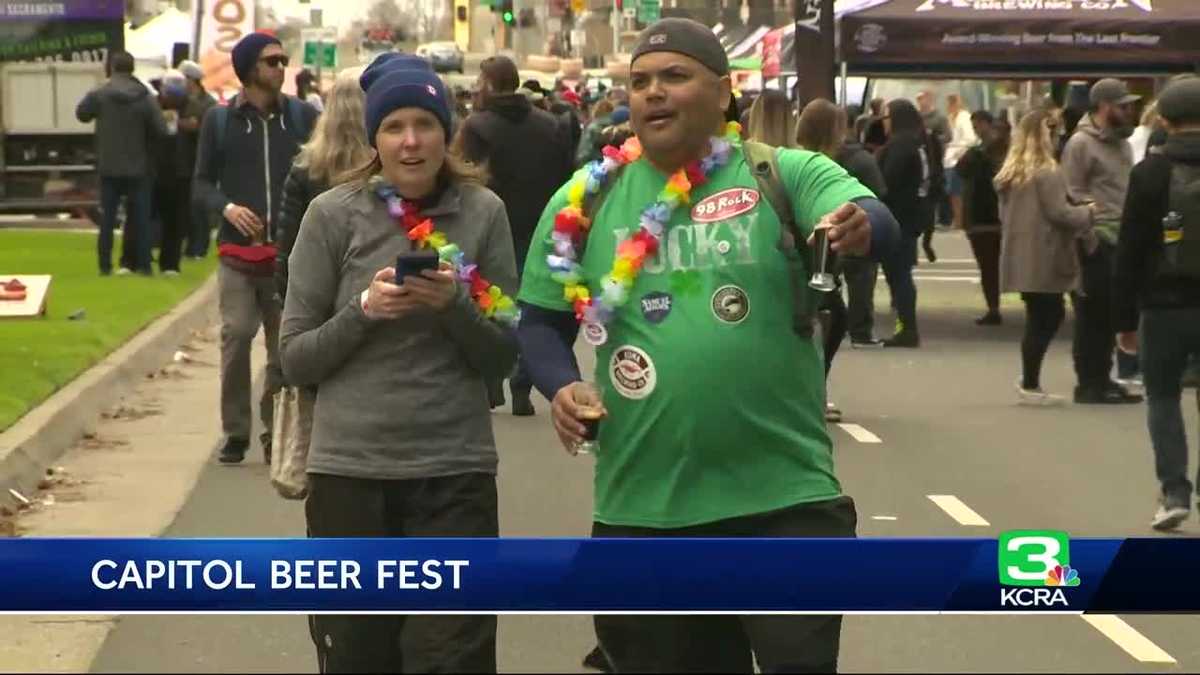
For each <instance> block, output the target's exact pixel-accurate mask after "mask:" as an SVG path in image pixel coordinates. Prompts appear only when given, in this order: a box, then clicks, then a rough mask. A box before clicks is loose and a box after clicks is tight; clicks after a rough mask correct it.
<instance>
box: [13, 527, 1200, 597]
mask: <svg viewBox="0 0 1200 675" xmlns="http://www.w3.org/2000/svg"><path fill="white" fill-rule="evenodd" d="M1197 569H1200V540H1193V539H1124V540H1120V539H1075V540H1072V539H1070V538H1069V536H1068V535H1067V534H1066V533H1064V532H1056V531H1048V530H1023V531H1017V532H1007V533H1004V534H1003V535H1001V536H1000V538H999V539H8V540H0V584H2V589H3V591H2V592H0V612H56V613H57V612H66V613H70V612H104V613H123V612H577V613H592V612H624V611H628V612H692V611H694V612H729V613H737V612H798V613H800V612H942V611H947V612H996V611H1000V612H1013V611H1043V612H1044V611H1059V612H1088V611H1090V612H1197V611H1200V575H1197V574H1196V573H1195V571H1196V570H1197Z"/></svg>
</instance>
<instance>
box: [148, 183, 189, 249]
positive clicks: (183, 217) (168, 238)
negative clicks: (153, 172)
mask: <svg viewBox="0 0 1200 675" xmlns="http://www.w3.org/2000/svg"><path fill="white" fill-rule="evenodd" d="M191 210H192V182H191V179H189V178H173V179H163V180H160V181H159V182H158V183H157V184H156V185H155V186H154V211H155V213H156V214H158V222H159V223H160V224H161V225H162V230H161V232H162V237H161V239H160V240H159V247H158V269H159V271H160V272H167V271H174V272H178V271H179V259H180V258H181V257H182V256H183V240H184V238H185V237H186V236H187V234H188V228H189V227H190V225H191Z"/></svg>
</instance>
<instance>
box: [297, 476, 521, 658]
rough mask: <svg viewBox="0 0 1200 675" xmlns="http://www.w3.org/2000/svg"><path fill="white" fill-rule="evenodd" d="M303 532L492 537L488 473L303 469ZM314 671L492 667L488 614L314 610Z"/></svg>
mask: <svg viewBox="0 0 1200 675" xmlns="http://www.w3.org/2000/svg"><path fill="white" fill-rule="evenodd" d="M304 513H305V516H306V517H307V520H308V534H309V536H310V537H496V536H498V535H499V523H498V518H497V515H496V477H495V476H494V475H491V474H483V473H470V474H460V475H456V476H445V477H440V478H425V479H418V480H368V479H360V478H344V477H341V476H329V475H324V474H310V475H309V494H308V499H307V501H305V503H304ZM308 623H309V630H310V632H311V634H312V639H313V644H315V645H316V647H317V659H318V662H319V666H320V669H321V672H322V673H370V672H379V673H435V672H436V673H494V672H496V617H495V616H476V615H461V616H458V615H420V616H375V615H370V616H355V615H314V616H311V617H309V622H308Z"/></svg>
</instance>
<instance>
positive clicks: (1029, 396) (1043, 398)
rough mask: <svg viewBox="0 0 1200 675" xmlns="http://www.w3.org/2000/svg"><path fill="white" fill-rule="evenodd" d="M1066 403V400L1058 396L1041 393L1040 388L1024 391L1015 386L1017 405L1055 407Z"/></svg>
mask: <svg viewBox="0 0 1200 675" xmlns="http://www.w3.org/2000/svg"><path fill="white" fill-rule="evenodd" d="M1066 402H1067V399H1066V398H1064V397H1062V396H1059V395H1058V394H1047V393H1046V392H1044V391H1042V389H1041V387H1038V388H1037V389H1025V388H1024V387H1022V386H1021V385H1020V384H1018V385H1017V405H1027V406H1055V405H1063V404H1064V403H1066Z"/></svg>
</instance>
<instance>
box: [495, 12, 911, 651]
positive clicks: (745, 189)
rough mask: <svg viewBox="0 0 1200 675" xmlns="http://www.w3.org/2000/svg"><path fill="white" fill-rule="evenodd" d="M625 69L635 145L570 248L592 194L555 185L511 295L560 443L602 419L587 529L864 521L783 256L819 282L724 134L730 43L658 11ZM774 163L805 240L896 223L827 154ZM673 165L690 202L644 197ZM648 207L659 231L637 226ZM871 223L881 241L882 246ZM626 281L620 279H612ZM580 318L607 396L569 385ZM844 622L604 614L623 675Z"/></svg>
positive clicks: (871, 244)
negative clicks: (573, 222) (839, 455)
mask: <svg viewBox="0 0 1200 675" xmlns="http://www.w3.org/2000/svg"><path fill="white" fill-rule="evenodd" d="M630 83H631V87H630V99H631V100H630V108H631V123H632V126H633V128H634V130H635V131H636V133H637V137H638V139H639V140H640V147H641V155H640V158H636V159H634V160H633V161H630V159H631V155H630V154H626V155H625V156H624V157H622V158H621V162H622V164H623V166H622V167H620V168H618V169H615V170H613V171H611V172H610V174H611V175H609V176H608V177H607V181H606V182H605V187H604V189H603V191H602V194H603V197H602V199H597V198H596V196H598V195H597V194H593V193H592V192H591V191H589V193H588V195H589V196H588V198H587V199H585V200H583V201H582V203H583V204H585V205H587V206H588V207H589V208H594V207H595V206H596V204H599V208H598V209H597V210H596V211H595V213H593V214H590V215H591V216H592V218H591V225H590V228H587V229H586V230H585V232H586V234H579V235H578V236H576V237H575V238H574V239H573V246H567V247H564V246H563V245H562V242H563V239H564V237H563V236H562V234H563V231H564V230H569V229H570V228H569V226H568V227H566V228H564V227H563V222H562V219H563V218H564V213H566V212H564V208H565V207H570V206H571V205H572V204H579V203H580V200H579V190H581V189H582V188H580V187H578V186H576V187H572V184H570V183H569V184H568V185H567V186H564V188H563V189H561V190H559V192H558V193H557V194H556V195H555V196H554V198H553V199H552V200H551V202H550V204H549V205H548V206H547V208H546V210H545V212H544V213H543V216H542V219H541V222H540V223H539V226H538V230H537V231H536V232H535V234H534V237H533V244H532V247H531V249H530V254H529V257H528V259H527V261H526V266H525V272H524V279H523V284H522V287H521V292H520V296H519V300H520V301H521V303H522V307H523V312H524V314H523V319H522V325H521V328H520V338H521V341H522V348H523V349H524V350H527V351H525V353H527V354H529V355H530V370H531V375H532V376H533V379H534V382H535V384H536V385H537V386H538V388H539V390H541V391H542V392H543V393H544V394H546V395H547V397H548V398H551V399H552V400H553V420H554V425H555V429H556V431H557V432H558V435H559V437H560V439H561V440H562V442H563V444H564V446H565V447H567V449H568V451H571V452H574V451H575V449H577V448H578V446H579V443H580V442H581V441H582V440H583V437H584V434H585V427H584V425H583V423H582V421H581V418H583V417H586V416H587V410H588V409H591V410H596V411H601V412H602V415H603V417H602V420H601V422H600V424H599V437H598V442H597V447H598V450H597V453H596V480H595V514H594V527H593V536H596V537H630V536H649V537H677V536H683V537H710V536H715V537H851V536H854V531H855V524H856V516H855V511H854V504H853V501H852V500H851V499H850V498H849V497H847V496H844V495H843V494H842V491H841V486H840V484H839V483H838V480H837V478H836V476H835V475H834V470H833V458H832V444H831V441H830V438H829V435H828V433H827V432H826V429H825V424H824V406H825V391H824V370H823V368H824V366H823V361H822V357H821V354H820V351H819V349H820V348H819V347H818V345H817V343H816V342H815V341H814V340H813V338H812V336H811V334H808V333H805V332H804V331H797V330H795V323H796V322H795V321H794V311H793V302H792V299H791V298H792V295H793V292H794V291H793V285H794V284H793V278H794V277H795V275H794V272H795V270H794V269H793V267H794V266H795V265H797V264H802V265H803V269H802V271H801V274H802V275H803V276H802V277H801V278H802V280H807V279H808V270H807V264H806V263H803V262H801V263H797V262H796V261H795V258H796V256H795V254H794V252H793V253H792V256H791V257H789V255H787V253H786V252H785V251H783V250H781V242H783V241H791V240H792V239H793V237H792V235H791V233H790V232H789V231H788V228H787V226H786V225H785V224H782V223H781V222H780V219H779V218H778V217H777V216H776V213H775V211H774V209H773V208H772V206H771V204H770V203H769V202H768V199H767V195H765V194H760V192H759V184H758V182H757V181H756V179H755V177H754V175H753V174H752V173H751V168H750V167H749V166H748V165H747V163H746V160H745V158H744V155H743V151H742V148H741V145H740V142H739V141H728V140H722V139H721V138H719V136H720V132H719V131H718V130H719V129H721V128H722V126H723V124H724V107H725V103H726V102H727V101H728V99H729V92H730V80H729V74H728V61H727V59H726V56H725V52H724V50H723V49H722V48H721V46H720V43H719V42H718V41H717V39H716V37H715V36H714V35H713V34H712V32H711V30H709V29H708V28H706V27H705V26H703V25H702V24H699V23H695V22H693V21H690V20H686V19H664V20H662V21H660V22H658V23H656V24H654V25H653V26H651V27H649V28H647V29H646V31H644V32H643V34H642V35H641V36H640V38H639V44H638V46H637V47H636V48H635V50H634V53H633V61H632V66H631V77H630ZM714 136H716V137H714ZM627 147H628V146H627ZM722 149H724V150H725V152H724V153H722V152H721V151H722ZM622 152H625V151H624V150H623V151H622ZM633 154H636V153H633ZM777 160H778V166H779V174H780V178H781V182H782V183H783V187H784V188H785V189H786V192H787V193H788V194H787V196H788V201H790V204H791V207H792V214H791V215H792V218H793V219H794V221H795V225H796V226H797V227H798V229H799V230H800V231H801V236H804V237H807V236H808V235H810V234H811V233H812V231H813V229H814V228H815V227H816V226H817V224H818V223H824V224H826V225H828V227H829V230H828V238H829V240H830V241H831V242H833V243H832V247H833V249H834V250H835V251H838V252H844V253H858V254H863V253H866V252H868V250H870V249H872V248H886V245H885V246H882V247H881V246H879V242H880V241H884V239H885V238H886V237H887V236H889V233H893V234H894V231H895V228H896V225H895V222H894V219H892V218H891V216H890V214H888V213H887V211H886V209H885V208H883V207H882V206H881V205H880V204H879V203H878V201H877V200H875V199H874V196H873V195H872V194H871V192H870V191H869V190H867V189H866V188H864V187H862V185H860V184H859V183H858V182H857V181H856V180H854V179H853V178H851V177H849V176H848V175H847V174H846V172H845V171H844V170H842V169H841V168H840V167H838V165H836V164H835V163H833V162H832V161H830V160H828V159H827V158H825V157H824V156H823V155H820V154H816V153H810V152H804V151H799V150H785V151H780V152H779V153H778V154H777ZM610 168H611V167H610ZM594 171H595V170H594V168H593V169H589V168H585V169H583V170H581V171H580V172H579V173H578V174H577V175H576V179H575V180H577V181H581V182H586V180H587V177H588V175H589V172H591V175H593V178H595V174H594ZM680 171H683V172H684V173H686V175H687V176H688V177H689V178H690V180H689V181H687V182H688V183H690V190H688V191H687V194H686V199H684V200H679V205H678V206H676V207H675V208H673V209H666V210H659V211H657V212H656V211H655V209H654V208H653V207H652V208H649V209H648V208H647V207H648V206H652V205H654V204H655V203H656V200H658V201H659V204H660V206H661V200H662V199H663V197H662V195H664V194H668V193H669V189H668V191H667V192H664V186H668V187H669V186H670V185H671V184H676V182H677V181H678V178H677V177H676V174H677V172H680ZM699 173H703V174H704V175H703V177H701V176H700V175H698V174H699ZM573 182H574V181H573ZM593 182H594V181H593ZM676 192H679V191H678V190H676ZM664 208H665V207H664ZM567 211H568V212H569V208H568V209H567ZM655 214H656V215H655ZM655 218H658V219H659V220H661V222H662V227H661V229H660V230H657V229H656V228H655V226H654V225H653V224H652V223H651V224H649V225H646V223H647V222H648V220H650V221H653V220H655ZM567 220H568V221H569V220H570V218H569V217H568V218H567ZM875 231H878V232H879V233H882V234H881V235H880V236H881V237H883V238H878V237H877V238H876V241H872V239H873V237H872V235H873V232H875ZM648 238H653V239H654V240H655V242H656V243H655V244H654V245H652V246H651V247H650V248H651V249H655V248H656V249H657V250H656V252H655V251H653V250H652V251H651V252H650V253H649V254H648V255H646V256H645V257H644V259H639V263H638V264H635V265H633V267H634V268H640V269H639V270H635V273H634V274H632V275H629V274H624V273H622V272H621V267H622V260H623V259H624V258H628V257H630V256H633V257H635V258H636V257H637V254H636V253H630V250H631V249H630V248H629V247H630V246H631V245H641V244H647V243H648ZM631 242H632V244H631ZM639 242H640V244H639ZM635 248H636V247H635ZM564 255H565V256H566V258H570V259H571V260H575V261H576V262H577V263H578V267H577V268H574V269H576V271H577V273H578V274H577V276H578V277H580V278H581V281H579V282H578V285H579V286H586V287H587V291H588V293H587V295H588V297H590V298H591V300H590V303H591V304H590V305H589V301H588V300H586V298H585V299H584V302H583V303H582V304H581V303H580V302H579V300H580V294H579V292H578V286H575V287H572V284H571V283H570V281H568V282H567V283H566V285H564V283H563V281H564V278H565V277H564V274H562V271H563V270H564V269H566V268H568V267H570V265H569V263H568V262H564ZM801 260H803V257H801ZM626 272H628V270H626ZM569 276H570V275H566V277H569ZM629 276H633V279H632V281H631V282H629V283H627V284H624V288H625V292H621V291H620V289H613V288H611V287H612V286H613V285H614V281H613V280H614V279H616V280H618V281H619V280H620V279H622V278H625V279H628V277H629ZM616 285H620V284H616ZM573 288H574V290H572V289H573ZM576 314H580V315H582V317H583V319H584V331H583V332H584V337H585V339H586V340H587V341H588V342H590V343H592V344H594V345H595V346H596V357H597V368H596V374H595V381H596V384H597V386H598V388H599V392H600V398H601V400H593V399H594V396H593V395H592V394H591V393H590V392H591V390H590V389H589V388H588V387H586V386H583V385H582V383H581V382H579V381H578V380H579V374H578V368H577V366H576V365H575V362H574V358H573V356H572V354H571V351H570V346H571V344H572V343H573V341H574V327H573V325H572V324H574V322H575V319H576V316H575V315H576ZM840 627H841V619H840V617H836V616H835V617H829V616H821V617H802V616H794V617H789V616H746V617H713V616H707V617H690V616H663V617H637V616H601V617H597V618H596V630H597V634H598V635H599V637H600V643H601V647H602V648H603V650H604V652H605V655H606V656H607V657H608V659H609V661H610V663H611V664H612V665H613V667H614V668H615V669H616V670H617V671H618V672H621V671H692V670H712V669H714V668H715V669H717V670H732V671H744V672H750V670H751V669H752V666H753V662H754V659H755V658H756V659H757V661H758V663H759V665H760V667H761V668H762V670H763V671H764V672H771V671H781V670H784V671H790V670H804V671H821V670H833V669H836V666H837V653H838V639H839V635H840Z"/></svg>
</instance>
